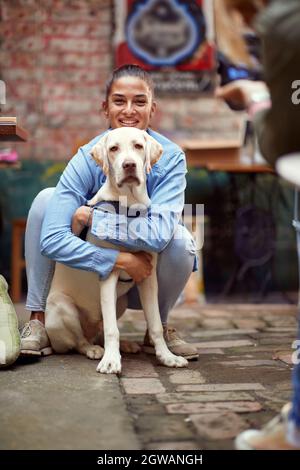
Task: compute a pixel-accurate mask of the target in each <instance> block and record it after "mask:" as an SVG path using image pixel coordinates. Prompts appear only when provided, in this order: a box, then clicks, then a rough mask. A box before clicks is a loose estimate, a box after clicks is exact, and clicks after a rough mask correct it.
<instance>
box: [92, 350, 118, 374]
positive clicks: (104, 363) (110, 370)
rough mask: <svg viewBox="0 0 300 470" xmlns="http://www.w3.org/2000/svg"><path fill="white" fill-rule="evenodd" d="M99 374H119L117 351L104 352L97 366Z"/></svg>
mask: <svg viewBox="0 0 300 470" xmlns="http://www.w3.org/2000/svg"><path fill="white" fill-rule="evenodd" d="M97 372H100V373H101V374H119V373H120V372H121V356H120V354H119V353H117V354H116V353H104V356H103V358H102V360H101V361H100V362H99V364H98V366H97Z"/></svg>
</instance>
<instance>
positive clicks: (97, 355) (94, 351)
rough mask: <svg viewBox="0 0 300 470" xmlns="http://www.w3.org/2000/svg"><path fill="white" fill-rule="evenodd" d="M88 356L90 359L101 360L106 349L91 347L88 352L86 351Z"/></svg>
mask: <svg viewBox="0 0 300 470" xmlns="http://www.w3.org/2000/svg"><path fill="white" fill-rule="evenodd" d="M85 354H86V356H87V357H88V358H89V359H101V357H102V356H103V354H104V349H103V348H101V346H97V345H95V346H90V347H89V348H88V349H87V350H86V353H85Z"/></svg>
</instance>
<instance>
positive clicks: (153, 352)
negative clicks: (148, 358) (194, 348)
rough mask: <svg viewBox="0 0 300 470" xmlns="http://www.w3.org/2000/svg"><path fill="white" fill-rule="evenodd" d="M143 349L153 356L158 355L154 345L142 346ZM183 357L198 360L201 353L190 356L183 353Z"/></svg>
mask: <svg viewBox="0 0 300 470" xmlns="http://www.w3.org/2000/svg"><path fill="white" fill-rule="evenodd" d="M142 351H143V352H144V353H146V354H152V355H153V356H155V355H156V354H155V349H154V348H153V347H152V346H142ZM173 354H174V353H173ZM177 355H178V354H177ZM182 357H184V359H187V360H188V361H197V360H198V358H199V354H191V355H190V356H183V355H182Z"/></svg>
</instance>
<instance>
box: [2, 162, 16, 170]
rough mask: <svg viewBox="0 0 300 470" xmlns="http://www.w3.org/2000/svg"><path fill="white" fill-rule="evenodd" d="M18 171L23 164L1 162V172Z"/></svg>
mask: <svg viewBox="0 0 300 470" xmlns="http://www.w3.org/2000/svg"><path fill="white" fill-rule="evenodd" d="M12 168H13V169H14V170H18V169H19V168H21V162H15V163H6V162H0V170H11V169H12Z"/></svg>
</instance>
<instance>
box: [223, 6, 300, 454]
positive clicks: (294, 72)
mask: <svg viewBox="0 0 300 470" xmlns="http://www.w3.org/2000/svg"><path fill="white" fill-rule="evenodd" d="M226 1H227V2H228V3H230V4H231V5H234V4H235V5H236V6H238V7H239V8H240V7H241V4H242V3H247V4H248V5H249V7H250V6H251V4H253V7H254V6H255V7H257V6H258V4H259V3H261V2H256V1H253V2H250V1H247V2H241V1H238V0H236V1H234V0H226ZM269 3H270V5H269V6H268V7H267V8H266V9H265V10H264V11H262V12H261V13H260V15H259V17H258V18H257V20H256V28H257V30H258V32H259V34H260V36H261V38H262V44H263V65H264V77H265V83H264V82H251V81H249V80H238V81H236V82H233V83H230V84H227V85H225V86H224V87H221V88H219V89H217V90H216V96H217V97H219V98H223V99H226V100H229V101H231V102H234V103H235V104H236V105H238V106H242V107H244V108H245V109H247V110H248V112H249V114H250V116H251V117H252V118H253V121H254V125H255V130H256V135H257V138H258V144H259V147H260V150H261V152H262V154H263V156H264V158H265V159H266V160H267V161H268V162H269V163H270V164H271V165H275V163H276V161H277V159H278V158H279V157H282V156H284V155H286V154H290V153H292V152H299V151H300V132H299V122H300V106H299V105H297V104H295V101H294V100H293V99H292V95H293V93H294V91H295V80H300V29H299V24H300V2H299V0H286V1H285V2H281V1H279V0H273V1H272V2H269ZM262 7H263V5H261V8H262ZM250 10H251V9H250V8H249V9H248V10H247V12H248V13H249V11H250ZM251 11H252V12H253V9H252V10H251ZM247 18H248V21H250V19H249V16H248V17H247ZM293 101H294V102H293ZM281 160H284V158H281ZM298 180H299V182H300V177H299V178H298ZM297 236H298V258H299V265H300V235H298V234H297ZM299 334H300V321H299ZM235 445H236V448H237V449H240V450H300V364H299V363H297V364H296V365H295V367H294V370H293V400H292V403H287V404H286V405H285V406H284V407H283V408H282V410H281V413H280V414H279V415H278V416H276V417H275V418H274V419H273V420H271V421H270V422H269V423H267V425H266V426H265V427H264V428H263V429H262V430H261V431H258V430H248V431H244V432H242V433H241V434H239V435H238V436H237V438H236V441H235Z"/></svg>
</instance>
